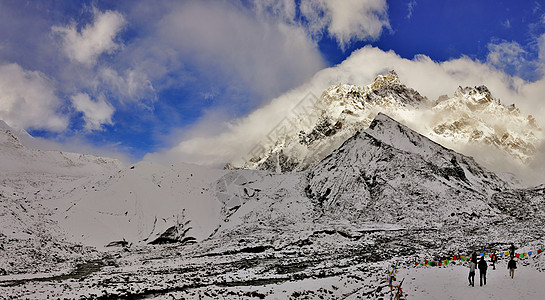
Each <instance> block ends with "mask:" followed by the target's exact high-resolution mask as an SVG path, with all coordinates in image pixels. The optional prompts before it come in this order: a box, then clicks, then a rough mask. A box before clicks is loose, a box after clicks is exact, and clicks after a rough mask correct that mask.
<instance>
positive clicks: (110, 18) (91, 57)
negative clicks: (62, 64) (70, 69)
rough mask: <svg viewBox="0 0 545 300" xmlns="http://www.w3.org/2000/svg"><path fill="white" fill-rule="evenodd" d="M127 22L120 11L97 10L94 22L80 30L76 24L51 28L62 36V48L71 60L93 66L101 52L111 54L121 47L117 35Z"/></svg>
mask: <svg viewBox="0 0 545 300" xmlns="http://www.w3.org/2000/svg"><path fill="white" fill-rule="evenodd" d="M125 24H126V21H125V18H124V17H123V15H121V14H120V13H118V12H115V11H106V12H99V11H95V12H94V20H93V23H92V24H87V25H85V27H83V28H82V29H81V30H80V31H79V32H78V30H77V25H76V24H72V25H68V26H65V27H61V26H53V27H52V28H51V30H52V32H53V33H54V34H55V35H58V36H59V37H60V38H61V42H62V45H61V46H62V50H63V51H64V53H65V54H66V55H67V56H68V58H70V60H72V61H77V62H79V63H82V64H85V65H87V66H92V65H94V64H95V63H96V60H97V58H98V57H99V56H100V55H101V54H103V53H110V54H111V53H113V52H114V51H115V50H117V49H118V48H119V47H120V45H119V44H118V43H116V41H115V37H116V36H117V34H118V33H119V32H120V31H121V29H123V27H124V26H125Z"/></svg>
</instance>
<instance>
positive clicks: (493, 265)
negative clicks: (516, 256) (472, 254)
mask: <svg viewBox="0 0 545 300" xmlns="http://www.w3.org/2000/svg"><path fill="white" fill-rule="evenodd" d="M497 261H498V256H497V255H496V253H492V255H490V262H491V263H492V270H496V262H497Z"/></svg>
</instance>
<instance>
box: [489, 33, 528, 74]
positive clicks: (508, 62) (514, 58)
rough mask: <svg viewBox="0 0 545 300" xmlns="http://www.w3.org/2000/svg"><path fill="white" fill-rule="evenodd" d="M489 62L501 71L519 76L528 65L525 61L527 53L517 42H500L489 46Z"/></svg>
mask: <svg viewBox="0 0 545 300" xmlns="http://www.w3.org/2000/svg"><path fill="white" fill-rule="evenodd" d="M488 51H489V52H488V56H487V58H486V60H487V62H488V63H489V64H491V65H493V66H494V67H496V68H498V69H500V70H509V71H511V72H510V73H514V74H519V73H520V71H521V69H522V68H523V67H524V66H525V65H526V64H527V61H526V59H525V57H526V55H527V52H526V50H524V49H523V48H522V46H521V45H520V44H519V43H517V42H506V41H503V42H500V43H498V44H493V43H490V44H488Z"/></svg>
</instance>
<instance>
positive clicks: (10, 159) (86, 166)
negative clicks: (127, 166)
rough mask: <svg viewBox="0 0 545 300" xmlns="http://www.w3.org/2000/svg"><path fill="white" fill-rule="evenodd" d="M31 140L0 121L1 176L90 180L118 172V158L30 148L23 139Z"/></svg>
mask: <svg viewBox="0 0 545 300" xmlns="http://www.w3.org/2000/svg"><path fill="white" fill-rule="evenodd" d="M31 138H32V137H31V136H30V135H29V134H28V133H27V132H26V131H23V130H15V129H13V128H11V127H9V126H8V125H7V124H6V123H5V122H4V121H1V120H0V161H1V162H2V174H3V175H8V174H9V177H13V176H15V174H23V173H33V174H39V173H46V174H55V175H58V176H73V177H88V176H92V175H96V174H102V173H108V172H111V171H116V170H119V169H120V168H121V167H122V166H123V165H122V163H121V162H120V161H119V160H117V159H111V158H105V157H98V156H94V155H88V154H79V153H70V152H62V151H43V150H36V149H29V148H27V147H26V146H25V145H24V144H23V142H22V140H24V139H27V140H28V139H31Z"/></svg>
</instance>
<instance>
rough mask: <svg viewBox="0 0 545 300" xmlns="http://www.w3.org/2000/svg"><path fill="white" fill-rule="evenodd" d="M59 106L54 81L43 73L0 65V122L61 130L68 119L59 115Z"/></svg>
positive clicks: (15, 65)
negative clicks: (0, 120)
mask: <svg viewBox="0 0 545 300" xmlns="http://www.w3.org/2000/svg"><path fill="white" fill-rule="evenodd" d="M61 105H62V102H61V100H60V99H59V98H58V97H57V96H56V95H55V84H54V82H52V81H51V80H50V79H48V78H47V77H46V76H45V75H44V74H43V73H40V72H37V71H27V70H24V69H23V68H21V67H20V66H19V65H17V64H5V65H0V119H2V120H4V121H5V122H6V123H8V124H9V125H10V126H13V127H17V128H21V129H45V130H51V131H62V130H64V129H66V127H67V126H68V119H67V117H66V116H63V115H62V114H61V113H60V112H59V110H60V108H61Z"/></svg>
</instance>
